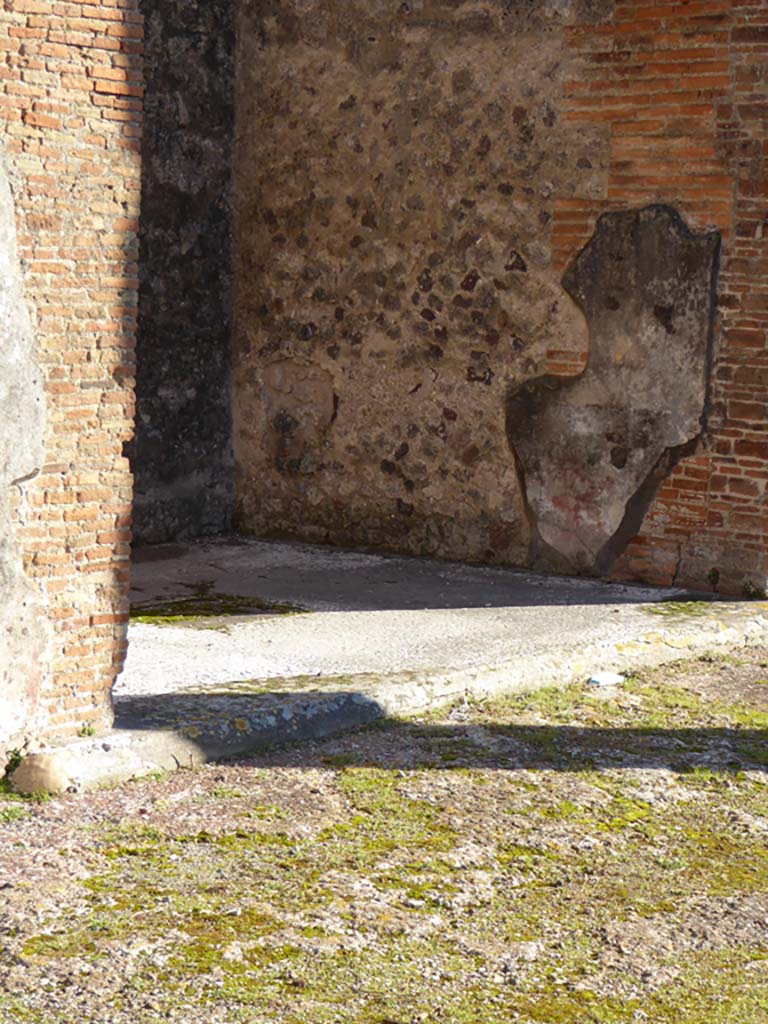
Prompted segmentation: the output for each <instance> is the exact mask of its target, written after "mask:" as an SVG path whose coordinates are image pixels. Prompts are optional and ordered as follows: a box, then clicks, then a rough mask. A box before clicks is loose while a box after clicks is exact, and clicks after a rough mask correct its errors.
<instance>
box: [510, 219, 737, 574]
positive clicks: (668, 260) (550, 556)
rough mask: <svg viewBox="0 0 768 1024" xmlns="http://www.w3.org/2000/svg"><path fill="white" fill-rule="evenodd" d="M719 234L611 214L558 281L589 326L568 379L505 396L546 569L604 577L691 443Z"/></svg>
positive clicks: (697, 427)
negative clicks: (581, 361)
mask: <svg viewBox="0 0 768 1024" xmlns="http://www.w3.org/2000/svg"><path fill="white" fill-rule="evenodd" d="M719 243H720V240H719V235H718V234H717V233H714V232H713V233H703V234H692V233H691V232H690V231H689V230H688V229H687V227H686V225H685V224H684V223H683V221H682V220H681V219H680V217H679V216H678V215H677V214H676V213H675V211H674V210H672V209H671V208H669V207H663V206H651V207H647V208H645V209H643V210H640V211H626V212H617V213H608V214H605V215H604V216H603V217H601V218H600V221H599V222H598V226H597V229H596V232H595V235H594V237H593V238H592V240H591V241H590V242H589V244H588V245H587V246H586V247H585V248H584V250H583V251H582V252H581V253H580V254H579V256H578V257H577V259H576V260H575V262H574V263H573V265H572V266H571V268H570V269H569V271H568V272H567V274H566V275H565V278H564V284H565V287H566V288H567V289H568V291H569V292H570V294H571V295H572V296H573V297H574V298H575V299H576V301H577V302H578V303H579V304H580V305H581V307H582V308H583V310H584V312H585V314H586V317H587V322H588V324H589V333H590V347H589V358H588V362H587V366H586V368H585V370H584V372H583V373H582V374H581V375H580V376H579V377H578V378H571V379H567V378H561V377H553V376H544V377H540V378H538V379H536V380H532V381H529V382H527V383H525V384H523V385H522V386H520V387H515V388H512V389H511V391H510V394H509V397H508V399H507V435H508V437H509V442H510V444H511V445H512V447H513V449H514V451H515V453H516V456H517V459H518V464H519V468H520V473H521V480H522V482H523V486H524V488H525V494H526V502H527V507H528V511H529V515H530V518H531V522H532V527H533V537H534V540H533V543H534V545H535V548H536V551H535V556H536V558H537V559H538V561H539V562H540V563H542V564H548V565H550V566H553V567H560V568H563V567H566V568H570V569H576V570H582V571H583V570H588V571H596V572H604V571H606V570H607V569H608V568H610V565H611V563H612V561H613V559H614V558H615V557H616V556H617V554H618V553H619V552H620V551H621V550H622V549H623V547H624V546H625V545H626V543H627V542H628V541H629V540H630V539H631V537H632V536H633V535H634V533H636V532H637V529H638V527H639V525H640V522H641V521H642V517H643V515H644V514H645V511H646V510H647V508H648V505H649V504H650V501H651V499H652V498H653V496H654V494H655V492H656V490H657V488H658V485H659V484H660V482H661V480H662V479H663V478H664V476H666V475H667V473H669V471H670V469H671V468H672V467H673V466H674V465H675V463H676V462H677V461H678V460H679V458H680V457H681V456H682V455H683V454H685V453H688V452H690V451H691V450H692V449H693V446H694V445H695V441H696V439H697V438H698V437H699V435H700V433H701V430H702V427H703V424H704V414H705V400H706V392H707V382H708V374H709V367H710V360H711V342H712V332H713V317H714V283H715V276H716V270H717V257H718V251H719Z"/></svg>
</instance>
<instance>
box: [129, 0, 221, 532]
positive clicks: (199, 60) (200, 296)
mask: <svg viewBox="0 0 768 1024" xmlns="http://www.w3.org/2000/svg"><path fill="white" fill-rule="evenodd" d="M234 7H235V4H234V0H200V2H197V0H192V2H191V0H142V10H143V13H144V16H145V19H146V20H145V31H146V40H145V49H146V59H145V74H146V95H145V101H144V133H143V140H142V213H141V262H140V283H139V320H138V332H137V342H136V344H137V374H136V435H135V439H134V441H133V442H131V445H130V450H129V454H130V457H131V465H132V469H133V473H134V480H135V498H134V536H135V538H136V539H137V540H139V541H146V542H153V541H163V540H167V539H171V538H180V537H185V538H186V537H195V536H199V535H204V534H207V533H216V532H220V531H222V530H224V529H226V528H227V526H228V525H229V522H230V517H231V506H232V472H233V471H232V456H231V442H230V434H231V427H230V421H231V417H230V403H229V362H230V360H229V351H230V334H231V323H232V317H231V297H230V279H231V270H230V267H231V259H230V245H231V212H230V195H229V183H230V178H231V149H232V132H233V126H234Z"/></svg>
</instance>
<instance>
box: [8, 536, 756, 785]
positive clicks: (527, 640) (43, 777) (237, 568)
mask: <svg viewBox="0 0 768 1024" xmlns="http://www.w3.org/2000/svg"><path fill="white" fill-rule="evenodd" d="M194 595H198V597H199V596H200V595H204V601H205V602H209V603H210V602H211V599H212V597H215V595H229V598H227V599H226V600H223V599H222V600H223V603H224V604H226V605H227V612H228V614H225V615H218V616H216V617H213V618H210V617H209V618H206V617H196V618H187V619H182V620H180V621H172V622H168V621H167V620H166V621H162V620H161V621H158V618H157V616H156V617H155V618H154V620H153V621H152V622H137V621H135V620H134V621H133V622H132V623H131V626H130V628H129V649H128V658H127V662H126V665H125V670H124V671H123V673H122V675H121V676H120V678H119V679H118V681H117V684H116V686H115V690H114V705H115V713H116V721H115V728H114V729H113V730H112V731H111V732H109V733H108V734H101V735H97V736H92V737H82V738H77V739H74V740H68V741H66V742H64V743H62V744H60V745H56V746H55V747H54V749H52V750H47V751H44V752H41V753H39V754H31V755H29V756H28V757H26V758H25V759H24V761H23V763H22V765H21V767H20V768H19V769H17V771H16V773H15V774H14V776H13V784H14V785H16V786H17V787H18V788H19V789H21V790H22V791H23V792H37V791H38V790H41V791H48V792H65V791H72V792H77V791H79V790H82V789H89V788H92V787H94V786H98V785H103V784H105V783H109V784H114V783H117V782H120V781H122V780H124V779H128V778H132V777H135V776H140V775H146V774H147V773H148V772H155V771H165V770H173V769H175V768H178V767H193V766H194V765H196V764H200V763H202V762H204V761H206V760H212V759H217V758H233V757H237V756H240V755H243V754H250V753H253V752H254V751H258V750H263V749H265V748H269V747H274V746H284V745H286V744H291V743H295V742H298V741H314V740H318V739H320V738H322V737H323V736H327V735H330V734H333V733H339V732H343V731H345V730H347V729H353V728H358V727H360V726H361V725H365V724H367V723H369V722H372V721H375V720H376V719H380V718H382V717H385V716H402V715H406V716H407V715H413V714H423V713H424V712H425V711H427V710H429V709H432V708H436V707H439V706H443V705H445V704H446V703H455V704H456V705H457V707H456V709H455V711H456V713H457V714H460V713H462V705H463V702H464V701H466V699H467V698H472V699H482V698H484V697H486V696H489V695H491V694H493V693H499V692H502V691H503V692H509V691H513V690H523V689H526V690H529V689H534V688H536V687H540V686H544V685H563V684H566V683H574V682H586V681H587V680H588V678H589V677H590V675H591V674H592V673H594V672H601V671H606V670H610V671H613V672H614V673H622V672H631V671H633V670H635V669H637V668H639V667H640V666H646V665H657V664H661V663H663V662H667V661H674V660H677V659H679V658H683V657H695V656H696V655H701V654H704V653H706V652H708V651H712V650H715V649H716V648H721V647H723V646H726V647H735V646H738V645H743V644H760V645H768V602H752V603H750V602H739V601H715V602H700V603H695V604H685V603H677V604H676V603H674V602H675V601H677V602H681V601H684V599H685V598H686V597H687V596H688V595H686V594H684V593H683V592H681V591H676V590H656V589H651V588H646V587H628V586H619V585H611V584H605V583H598V582H594V581H588V580H574V579H563V578H558V577H553V576H537V575H535V574H532V573H526V572H516V571H513V570H509V569H488V568H476V567H472V566H466V565H457V564H451V563H447V562H436V561H430V560H427V559H411V558H390V557H385V556H381V555H369V554H360V553H355V552H345V551H338V550H334V549H330V548H322V547H309V546H306V545H298V544H276V543H265V542H262V541H250V540H249V541H244V540H239V539H228V540H214V541H207V542H205V543H198V544H194V545H189V546H180V545H165V546H160V547H154V548H148V549H145V550H143V551H138V552H136V561H135V566H134V573H133V592H132V598H133V601H134V604H135V606H136V607H137V609H140V608H141V607H142V606H144V607H145V608H152V606H157V605H162V604H163V602H168V601H178V600H182V601H183V600H185V599H188V598H189V597H190V596H194ZM232 598H239V599H243V598H245V599H251V603H253V600H254V599H258V601H259V602H260V603H261V604H262V605H264V604H266V605H269V604H271V603H274V602H277V603H279V604H280V605H282V606H285V605H291V606H293V607H294V608H295V609H299V608H301V609H305V610H306V611H305V613H303V614H285V609H284V608H283V614H275V613H274V609H273V612H272V613H271V614H265V613H264V611H263V609H262V610H261V611H260V612H259V613H255V612H254V609H253V608H251V609H250V614H243V613H242V612H243V609H242V607H241V605H242V601H238V600H232ZM665 599H666V600H667V601H669V600H670V599H672V602H673V603H671V604H670V603H664V602H665ZM221 603H222V602H221V601H220V604H221ZM246 603H247V602H246ZM175 610H176V611H178V609H175ZM217 610H218V611H219V612H220V611H221V610H222V609H221V607H219V608H218V609H217ZM602 692H603V694H604V696H605V699H607V700H610V699H612V696H611V695H612V693H614V692H615V689H614V688H613V687H608V688H607V689H605V690H604V691H602Z"/></svg>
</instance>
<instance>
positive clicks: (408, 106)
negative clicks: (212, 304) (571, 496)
mask: <svg viewBox="0 0 768 1024" xmlns="http://www.w3.org/2000/svg"><path fill="white" fill-rule="evenodd" d="M587 6H589V8H590V16H591V17H594V18H599V17H602V16H603V14H601V13H600V11H599V10H598V8H602V9H603V13H604V11H605V8H606V5H605V4H597V5H595V4H592V5H589V4H588V5H587ZM241 10H242V18H241V23H240V27H239V57H238V62H237V63H238V100H237V109H238V129H237V146H236V152H235V187H234V195H235V214H236V245H235V251H236V257H235V266H236V285H235V309H236V316H235V320H236V328H235V351H234V367H233V403H234V409H233V415H234V427H235V433H234V443H235V451H236V461H237V499H236V513H237V521H238V525H239V526H240V527H242V528H243V529H245V530H247V531H249V532H253V533H257V534H261V535H265V534H270V533H286V534H290V535H292V536H296V537H303V538H306V539H314V540H323V541H334V542H339V543H347V544H353V545H354V544H362V545H365V546H374V547H382V548H387V549H391V550H399V551H403V552H408V553H415V554H421V553H438V554H440V555H443V556H449V557H456V558H469V559H476V560H485V561H496V562H513V563H514V562H517V563H521V562H523V561H525V558H526V556H527V551H528V523H527V521H526V517H525V514H524V508H523V504H522V501H521V496H520V491H519V487H518V484H517V477H516V473H515V468H514V461H513V458H512V456H511V453H510V451H509V447H508V445H507V441H506V437H505V433H504V401H505V396H506V393H507V390H508V388H509V387H510V386H513V385H515V384H517V383H520V382H521V381H524V380H527V379H529V378H530V377H533V376H538V375H540V374H541V372H542V371H543V367H544V365H545V363H546V359H547V352H548V351H549V350H560V349H562V350H567V351H572V350H576V351H578V350H579V349H586V324H585V321H584V317H583V314H582V312H581V310H580V309H579V308H578V306H577V304H576V303H575V302H574V301H573V300H572V299H571V298H570V297H569V296H568V294H567V293H566V292H565V291H564V289H563V288H562V285H561V282H560V280H559V276H560V275H559V273H557V272H555V271H554V270H553V268H552V257H551V251H550V240H549V225H550V223H551V220H552V217H553V210H554V202H555V196H556V195H558V196H561V197H562V196H566V197H567V196H570V195H573V194H579V195H597V194H598V193H599V191H600V189H601V188H602V185H603V182H604V167H605V162H606V159H607V134H606V133H605V132H603V131H602V129H591V130H590V131H589V132H585V131H583V129H582V128H581V127H580V126H577V125H571V124H566V123H564V122H563V121H562V120H561V117H560V112H559V104H560V103H561V99H562V96H563V94H564V83H565V82H566V81H567V80H568V76H569V63H568V62H569V60H570V57H569V56H568V55H567V53H566V51H565V48H564V45H563V38H564V31H565V28H566V27H567V26H568V25H569V24H571V23H573V21H574V19H575V18H576V16H577V15H580V14H582V13H583V12H584V10H585V4H584V3H583V2H576V0H557V2H548V3H544V4H542V3H533V2H531V0H524V2H523V0H521V2H515V3H510V2H506V0H505V2H501V0H498V2H494V3H490V4H489V3H487V2H483V3H462V4H457V3H455V2H452V0H443V2H435V3H429V4H426V3H408V4H389V3H379V2H376V3H371V2H370V0H353V2H348V0H345V2H343V3H342V2H339V0H316V2H309V0H302V2H298V0H297V2H291V0H246V2H244V3H243V4H242V7H241ZM276 366H277V367H279V368H280V374H281V375H285V376H296V377H298V376H300V375H302V374H303V375H305V377H306V380H307V381H310V380H311V381H313V382H314V383H313V386H312V387H311V388H310V387H307V388H306V389H304V391H303V392H302V394H301V397H300V398H299V397H298V392H297V391H294V392H293V399H292V402H293V405H292V406H291V408H290V409H289V408H288V406H287V405H286V401H285V399H286V393H285V392H284V391H283V390H280V388H279V387H278V386H277V385H276V383H275V376H274V374H275V372H276V371H275V367H276ZM289 367H292V369H289ZM334 396H335V397H334ZM329 399H332V400H333V403H334V404H333V408H332V409H331V407H330V404H329ZM299 407H300V408H299ZM281 408H285V409H286V411H287V413H288V416H289V417H290V418H281V419H278V420H276V416H278V414H279V410H280V409H281ZM329 413H330V415H329ZM293 421H296V423H301V427H298V426H294V422H293ZM280 438H282V440H280ZM288 447H290V455H289V457H288V458H287V459H286V458H285V457H284V454H285V452H284V449H287V448H288Z"/></svg>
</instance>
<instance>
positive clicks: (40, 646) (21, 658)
mask: <svg viewBox="0 0 768 1024" xmlns="http://www.w3.org/2000/svg"><path fill="white" fill-rule="evenodd" d="M42 442H43V392H42V387H41V384H40V379H39V375H38V369H37V366H36V363H35V355H34V345H33V333H32V325H31V322H30V318H29V314H28V311H27V307H26V304H25V301H24V297H23V294H22V289H21V279H20V273H19V266H18V259H17V254H16V231H15V223H14V211H13V199H12V196H11V190H10V187H9V184H8V179H7V177H6V174H5V171H4V169H3V167H2V165H1V164H0V772H1V771H2V768H3V765H4V763H5V752H7V751H8V750H9V749H12V748H13V747H14V746H15V745H17V744H18V743H20V742H21V740H22V737H23V736H24V734H25V732H26V730H27V728H28V727H29V725H30V724H31V720H32V718H33V716H34V711H35V707H36V704H37V699H38V695H39V690H40V683H41V679H42V677H43V669H44V663H45V654H46V647H47V626H46V620H45V615H44V610H43V608H42V604H41V601H40V597H39V595H38V593H37V592H36V591H35V590H33V588H32V587H31V586H30V584H29V582H28V581H27V579H26V577H25V575H24V570H23V568H22V565H21V559H20V556H19V551H18V547H17V544H16V539H15V537H14V529H13V524H12V522H11V516H10V511H9V494H10V491H11V489H12V488H14V487H19V486H21V485H22V484H23V482H24V481H25V480H26V479H29V478H30V477H32V476H34V475H35V474H36V473H37V472H39V470H40V468H41V466H42V463H43V444H42Z"/></svg>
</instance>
